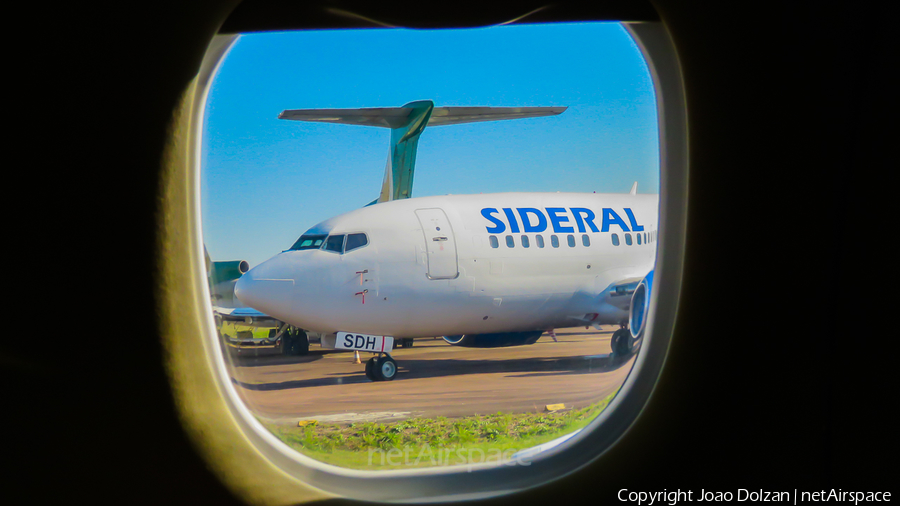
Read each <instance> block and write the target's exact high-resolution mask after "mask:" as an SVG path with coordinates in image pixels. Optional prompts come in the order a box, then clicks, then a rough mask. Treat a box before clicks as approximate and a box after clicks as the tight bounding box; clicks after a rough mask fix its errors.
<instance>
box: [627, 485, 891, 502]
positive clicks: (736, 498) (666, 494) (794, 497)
mask: <svg viewBox="0 0 900 506" xmlns="http://www.w3.org/2000/svg"><path fill="white" fill-rule="evenodd" d="M618 498H619V500H620V501H622V502H634V503H637V504H638V505H639V506H653V505H654V504H658V505H662V504H668V505H669V506H675V505H676V504H678V503H679V502H712V503H723V502H782V503H788V504H794V505H797V504H808V503H817V502H839V503H853V504H854V505H856V504H859V503H861V502H862V503H869V502H890V501H891V493H890V492H858V491H845V490H841V489H831V490H814V491H806V490H804V491H800V490H797V489H794V490H792V491H783V490H779V491H772V490H748V489H746V488H739V489H737V491H735V492H731V491H724V492H723V491H712V490H705V489H701V490H700V493H699V494H698V495H696V496H695V495H694V491H693V490H681V489H678V490H672V491H669V490H661V491H656V492H644V491H636V490H628V489H627V488H623V489H621V490H619V493H618Z"/></svg>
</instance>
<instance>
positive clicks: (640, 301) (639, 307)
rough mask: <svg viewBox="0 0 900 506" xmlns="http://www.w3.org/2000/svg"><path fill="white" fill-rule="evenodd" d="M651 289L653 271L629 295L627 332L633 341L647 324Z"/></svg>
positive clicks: (640, 334)
mask: <svg viewBox="0 0 900 506" xmlns="http://www.w3.org/2000/svg"><path fill="white" fill-rule="evenodd" d="M652 287H653V271H650V272H649V273H647V275H646V276H644V279H642V280H641V282H640V283H638V286H637V288H635V289H634V294H632V295H631V310H630V313H629V315H628V330H629V331H630V332H631V337H632V339H633V340H637V339H639V338H640V337H641V336H642V335H643V333H644V328H645V327H646V323H647V312H648V311H649V309H650V289H651V288H652Z"/></svg>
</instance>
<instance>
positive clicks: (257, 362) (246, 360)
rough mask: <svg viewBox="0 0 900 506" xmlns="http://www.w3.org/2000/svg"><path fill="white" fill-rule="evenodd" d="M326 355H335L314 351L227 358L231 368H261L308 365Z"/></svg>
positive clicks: (327, 351)
mask: <svg viewBox="0 0 900 506" xmlns="http://www.w3.org/2000/svg"><path fill="white" fill-rule="evenodd" d="M328 353H335V352H334V351H332V350H316V351H310V352H309V354H308V355H282V354H280V353H269V354H262V355H258V356H254V355H252V354H250V353H247V354H245V355H233V356H231V357H229V361H230V362H231V364H230V365H232V366H233V367H261V366H273V365H288V364H308V363H310V362H315V361H317V360H322V359H323V358H325V355H327V354H328Z"/></svg>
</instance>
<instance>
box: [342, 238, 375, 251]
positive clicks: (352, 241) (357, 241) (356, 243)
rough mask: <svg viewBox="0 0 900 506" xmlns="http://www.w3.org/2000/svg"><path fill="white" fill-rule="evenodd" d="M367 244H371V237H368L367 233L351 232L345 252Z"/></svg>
mask: <svg viewBox="0 0 900 506" xmlns="http://www.w3.org/2000/svg"><path fill="white" fill-rule="evenodd" d="M366 244H369V238H368V237H366V234H349V235H347V245H346V246H344V252H345V253H346V252H347V251H352V250H355V249H357V248H362V247H363V246H365V245H366Z"/></svg>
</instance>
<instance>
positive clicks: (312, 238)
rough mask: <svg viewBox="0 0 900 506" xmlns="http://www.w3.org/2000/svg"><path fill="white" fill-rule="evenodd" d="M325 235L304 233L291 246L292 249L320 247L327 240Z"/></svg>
mask: <svg viewBox="0 0 900 506" xmlns="http://www.w3.org/2000/svg"><path fill="white" fill-rule="evenodd" d="M325 237H327V236H324V235H303V236H300V238H299V239H297V242H295V243H294V245H293V246H291V249H292V250H301V249H319V248H320V247H321V246H322V242H323V241H324V240H325Z"/></svg>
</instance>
